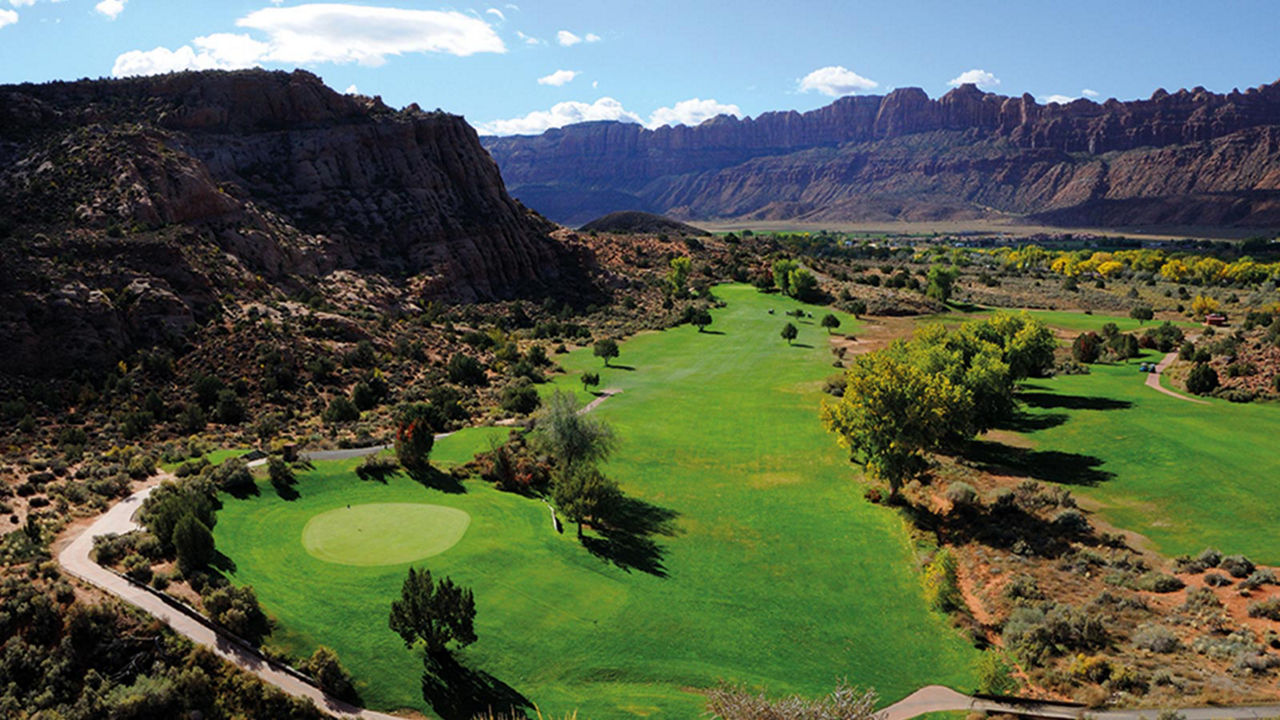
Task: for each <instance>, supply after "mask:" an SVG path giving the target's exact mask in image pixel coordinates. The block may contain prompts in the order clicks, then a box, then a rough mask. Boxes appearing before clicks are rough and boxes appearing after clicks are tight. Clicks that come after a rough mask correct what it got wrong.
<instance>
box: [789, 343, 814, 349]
mask: <svg viewBox="0 0 1280 720" xmlns="http://www.w3.org/2000/svg"><path fill="white" fill-rule="evenodd" d="M791 347H798V348H808V349H810V350H812V349H813V346H812V345H810V344H809V343H791Z"/></svg>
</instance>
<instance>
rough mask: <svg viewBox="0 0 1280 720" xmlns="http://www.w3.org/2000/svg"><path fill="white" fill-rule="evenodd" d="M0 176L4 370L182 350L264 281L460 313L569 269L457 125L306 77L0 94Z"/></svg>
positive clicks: (170, 80) (122, 83) (181, 78)
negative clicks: (455, 308) (353, 285)
mask: <svg viewBox="0 0 1280 720" xmlns="http://www.w3.org/2000/svg"><path fill="white" fill-rule="evenodd" d="M0 161H3V162H2V163H0V193H2V194H3V195H4V197H5V198H6V202H5V203H4V204H2V205H0V248H2V249H3V254H4V257H2V258H0V261H3V262H5V263H6V264H7V265H8V267H7V268H6V271H7V272H8V273H9V275H10V277H9V278H6V279H9V280H10V282H6V283H0V365H5V366H6V369H11V370H12V369H19V370H21V371H28V370H38V369H40V368H42V367H47V362H48V361H47V360H42V358H41V357H40V355H41V354H42V353H43V352H45V351H46V350H47V349H48V348H49V347H52V346H62V347H64V348H65V349H64V355H65V356H66V361H65V362H62V363H61V364H63V365H65V366H76V365H78V364H80V363H82V362H88V361H91V360H94V359H97V360H99V361H101V360H104V359H109V358H112V357H114V356H115V355H117V354H119V353H121V352H124V351H126V350H128V349H129V348H134V347H138V346H140V345H142V344H145V343H150V342H154V341H156V340H157V339H161V340H163V339H164V338H167V337H172V336H175V335H181V334H182V333H183V332H185V331H186V330H187V329H188V328H190V327H191V326H192V325H193V324H198V323H200V322H203V321H204V320H207V319H208V318H209V317H212V316H213V315H215V314H216V306H217V304H218V302H219V301H218V298H219V297H220V296H224V295H227V294H228V293H229V294H231V295H236V294H238V293H241V292H244V291H245V290H246V289H248V288H255V287H261V286H262V285H263V284H265V285H268V286H277V287H296V286H297V285H298V284H299V283H301V284H304V285H305V284H307V283H312V284H314V283H323V282H324V279H325V278H326V277H328V276H329V274H330V273H334V272H336V271H340V270H354V271H358V272H364V273H373V274H378V275H380V276H386V277H390V278H399V279H400V282H401V283H402V284H403V285H404V287H406V288H409V287H412V289H413V290H412V292H413V293H414V295H415V297H414V300H415V301H421V300H430V299H439V300H445V301H473V300H478V299H489V298H501V297H509V296H513V295H515V294H517V293H520V292H522V291H525V290H528V289H530V288H537V287H545V286H547V285H548V284H551V283H555V282H557V281H558V279H559V278H560V275H561V272H562V266H564V264H565V262H566V261H565V256H564V253H563V251H562V250H561V249H560V246H559V244H558V243H556V242H555V241H554V240H552V239H551V238H550V237H549V235H548V230H549V225H548V224H547V223H546V221H544V220H542V219H541V218H539V217H537V216H536V215H535V214H533V213H531V212H530V211H528V210H526V209H525V208H524V207H523V206H521V205H520V204H519V203H517V202H516V201H514V200H513V199H512V198H511V197H510V195H508V194H507V192H506V189H505V187H504V185H503V182H502V178H501V176H500V175H499V173H498V168H497V165H496V164H495V163H494V162H493V160H492V159H491V158H490V156H489V154H488V153H487V152H485V150H484V148H483V147H481V145H480V143H479V140H478V138H477V136H476V134H475V131H474V130H472V129H471V127H470V126H469V125H467V123H466V122H465V121H464V120H463V119H462V118H460V117H458V116H454V115H449V114H446V113H443V112H439V111H437V112H431V113H428V112H423V111H421V110H420V109H418V108H417V107H416V106H411V107H410V108H406V109H405V110H402V111H395V110H392V109H391V108H388V107H387V106H385V105H384V104H383V103H382V102H381V101H380V100H378V99H376V98H363V97H354V96H347V95H341V94H338V93H336V92H334V91H333V90H331V89H329V88H327V87H326V86H325V85H324V84H323V82H321V81H320V79H319V78H317V77H316V76H314V75H311V74H310V73H306V72H302V71H297V72H293V73H281V72H264V71H242V72H206V73H179V74H174V75H167V76H160V77H153V78H137V79H128V80H111V81H98V82H76V83H51V84H47V85H19V86H3V87H0ZM6 235H7V236H9V237H10V238H13V239H14V240H12V241H5V240H3V237H4V236H6ZM149 245H157V246H164V247H165V248H167V253H158V252H153V251H147V250H145V248H147V247H148V246H149ZM95 253H97V254H99V255H101V258H102V261H101V262H94V261H93V257H94V254H95ZM161 255H164V258H163V259H160V256H161ZM176 276H182V277H183V278H185V280H182V281H179V280H178V279H176ZM60 288H73V289H76V290H74V291H72V290H66V291H65V292H64V291H63V289H60ZM77 288H78V289H77ZM406 292H408V291H407V290H406ZM95 293H97V294H95ZM99 295H101V296H102V297H99ZM121 298H129V300H130V301H129V303H128V304H127V306H126V305H124V304H122V303H121ZM104 299H105V302H104ZM60 362H61V361H60Z"/></svg>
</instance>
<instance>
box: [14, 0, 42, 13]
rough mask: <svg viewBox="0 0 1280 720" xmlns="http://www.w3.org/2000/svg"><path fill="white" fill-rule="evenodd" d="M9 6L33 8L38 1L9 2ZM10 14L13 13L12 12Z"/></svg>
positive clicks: (18, 0)
mask: <svg viewBox="0 0 1280 720" xmlns="http://www.w3.org/2000/svg"><path fill="white" fill-rule="evenodd" d="M9 4H10V5H12V6H14V7H31V6H32V5H35V4H36V0H9ZM8 12H10V13H12V12H13V11H12V10H9V11H8Z"/></svg>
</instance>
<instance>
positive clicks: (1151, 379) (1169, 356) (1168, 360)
mask: <svg viewBox="0 0 1280 720" xmlns="http://www.w3.org/2000/svg"><path fill="white" fill-rule="evenodd" d="M1177 359H1178V353H1176V352H1171V353H1166V354H1165V356H1164V359H1163V360H1161V361H1160V362H1158V363H1156V369H1155V371H1153V372H1149V373H1147V386H1148V387H1152V388H1155V389H1156V390H1157V391H1159V392H1162V393H1164V394H1165V395H1168V396H1170V397H1176V398H1178V399H1179V400H1186V401H1187V402H1191V403H1195V404H1197V405H1208V404H1209V403H1207V402H1205V401H1204V400H1200V399H1198V398H1193V397H1187V396H1186V395H1183V394H1182V393H1178V392H1174V391H1172V390H1170V389H1169V388H1167V387H1165V386H1163V385H1161V384H1160V375H1161V374H1162V373H1163V372H1164V369H1165V368H1167V367H1169V366H1170V365H1172V364H1173V361H1174V360H1177Z"/></svg>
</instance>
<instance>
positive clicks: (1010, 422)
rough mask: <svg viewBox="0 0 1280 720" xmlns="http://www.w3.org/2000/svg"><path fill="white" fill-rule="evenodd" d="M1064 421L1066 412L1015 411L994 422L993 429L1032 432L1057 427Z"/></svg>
mask: <svg viewBox="0 0 1280 720" xmlns="http://www.w3.org/2000/svg"><path fill="white" fill-rule="evenodd" d="M1066 421H1067V414H1066V413H1026V412H1015V413H1014V414H1013V415H1012V416H1010V417H1008V418H1005V419H1004V420H1001V421H1000V422H998V423H996V425H995V429H996V430H1008V431H1010V432H1016V433H1032V432H1036V431H1038V430H1048V429H1049V428H1055V427H1058V426H1059V425H1061V424H1063V423H1065V422H1066Z"/></svg>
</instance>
